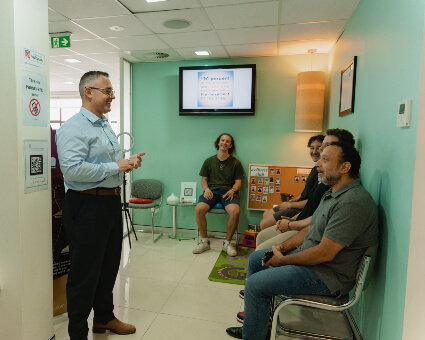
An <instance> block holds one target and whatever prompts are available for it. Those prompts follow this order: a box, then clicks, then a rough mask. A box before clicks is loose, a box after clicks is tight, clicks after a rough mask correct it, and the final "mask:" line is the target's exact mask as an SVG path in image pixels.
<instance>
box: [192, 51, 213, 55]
mask: <svg viewBox="0 0 425 340" xmlns="http://www.w3.org/2000/svg"><path fill="white" fill-rule="evenodd" d="M195 54H196V55H210V52H208V51H195Z"/></svg>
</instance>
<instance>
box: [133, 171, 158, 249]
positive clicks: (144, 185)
mask: <svg viewBox="0 0 425 340" xmlns="http://www.w3.org/2000/svg"><path fill="white" fill-rule="evenodd" d="M162 187H163V185H162V182H160V181H158V180H156V179H138V180H135V181H133V182H132V183H131V196H132V197H133V198H145V199H151V200H153V202H152V203H146V204H140V203H129V204H128V207H129V208H131V209H149V210H150V211H151V214H152V223H151V227H152V240H153V242H156V241H157V240H158V239H159V238H160V237H161V236H162V234H163V233H158V234H155V233H154V224H153V219H154V215H155V214H156V213H158V211H159V209H160V208H161V205H162ZM155 235H157V236H156V237H155Z"/></svg>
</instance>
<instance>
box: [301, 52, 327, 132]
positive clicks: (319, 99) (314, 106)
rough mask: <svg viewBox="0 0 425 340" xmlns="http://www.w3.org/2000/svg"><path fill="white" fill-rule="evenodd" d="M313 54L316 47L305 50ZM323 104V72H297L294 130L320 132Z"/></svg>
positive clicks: (321, 128)
mask: <svg viewBox="0 0 425 340" xmlns="http://www.w3.org/2000/svg"><path fill="white" fill-rule="evenodd" d="M307 52H308V53H310V54H311V66H310V67H311V70H313V54H314V53H316V52H317V50H316V49H311V50H308V51H307ZM324 106H325V72H322V71H307V72H301V73H298V79H297V99H296V108H295V131H298V132H321V131H322V130H323V109H324Z"/></svg>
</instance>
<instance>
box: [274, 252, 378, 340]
mask: <svg viewBox="0 0 425 340" xmlns="http://www.w3.org/2000/svg"><path fill="white" fill-rule="evenodd" d="M377 249H378V245H377V244H376V245H374V246H371V247H369V248H367V249H366V251H365V253H364V255H363V258H362V261H361V263H360V265H359V269H358V271H357V279H356V286H355V289H354V294H353V296H352V297H351V299H349V296H348V294H347V295H345V296H342V297H339V298H336V297H331V296H319V295H291V296H284V295H279V296H277V297H275V299H274V300H275V301H274V304H273V305H274V309H273V311H272V329H271V337H270V339H275V338H276V330H277V329H278V330H279V332H280V333H282V334H284V335H286V336H293V337H299V338H302V339H327V340H329V339H335V340H346V339H356V340H362V339H363V337H362V335H361V334H360V331H359V329H358V327H357V325H356V322H355V320H354V318H353V316H352V315H351V313H350V311H349V308H350V307H352V306H353V305H355V304H356V303H357V301H358V300H359V297H360V294H361V292H362V290H364V289H366V288H367V285H368V280H367V279H368V278H369V277H370V273H371V272H372V269H373V266H374V263H375V258H376V252H377ZM368 273H369V276H368ZM281 310H282V311H281ZM279 312H280V314H279Z"/></svg>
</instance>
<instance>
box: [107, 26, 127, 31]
mask: <svg viewBox="0 0 425 340" xmlns="http://www.w3.org/2000/svg"><path fill="white" fill-rule="evenodd" d="M109 29H110V30H111V31H115V32H121V31H124V27H122V26H111V27H109Z"/></svg>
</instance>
